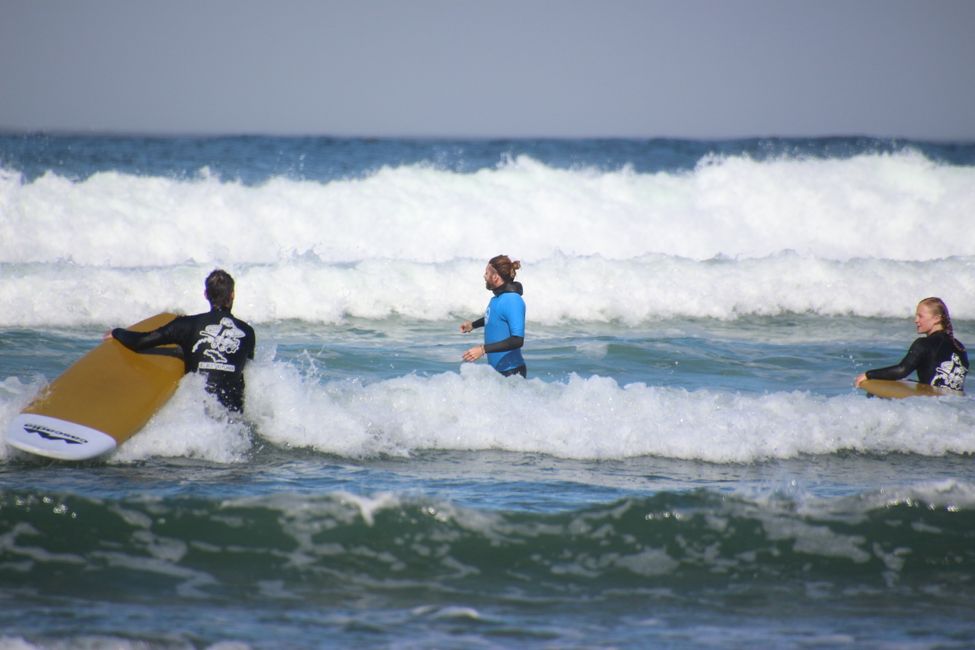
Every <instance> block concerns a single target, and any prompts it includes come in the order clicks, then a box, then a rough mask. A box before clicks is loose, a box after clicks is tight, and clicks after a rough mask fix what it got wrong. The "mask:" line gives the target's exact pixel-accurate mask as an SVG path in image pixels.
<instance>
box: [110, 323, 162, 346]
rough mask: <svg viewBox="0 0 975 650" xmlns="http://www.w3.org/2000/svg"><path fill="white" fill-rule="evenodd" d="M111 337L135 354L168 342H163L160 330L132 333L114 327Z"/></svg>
mask: <svg viewBox="0 0 975 650" xmlns="http://www.w3.org/2000/svg"><path fill="white" fill-rule="evenodd" d="M112 337H114V338H115V340H116V341H118V342H119V343H121V344H122V345H124V346H125V347H127V348H128V349H130V350H134V351H136V352H140V351H142V350H148V349H149V348H154V347H156V346H158V345H165V344H166V343H169V342H170V341H166V340H165V337H164V336H163V334H162V329H161V328H160V329H157V330H153V331H151V332H133V331H131V330H127V329H122V328H121V327H116V328H115V329H113V330H112Z"/></svg>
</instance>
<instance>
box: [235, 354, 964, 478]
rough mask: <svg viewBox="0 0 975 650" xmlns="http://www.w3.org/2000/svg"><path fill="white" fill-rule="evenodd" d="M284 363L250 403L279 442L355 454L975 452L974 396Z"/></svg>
mask: <svg viewBox="0 0 975 650" xmlns="http://www.w3.org/2000/svg"><path fill="white" fill-rule="evenodd" d="M282 365H283V364H280V363H274V364H259V365H258V366H255V367H254V368H252V370H251V371H250V374H249V376H248V409H249V413H250V414H251V415H250V416H251V417H252V418H253V419H254V421H255V424H256V426H257V429H258V431H259V432H260V435H261V436H263V437H265V438H267V439H268V440H270V441H271V442H273V443H274V444H276V445H280V446H290V447H306V448H311V449H314V450H316V451H320V452H324V453H332V454H338V455H342V456H351V457H372V456H376V455H379V454H390V455H396V456H406V455H409V454H411V453H413V452H415V451H418V450H423V449H442V450H488V449H493V450H508V451H519V452H538V453H545V454H551V455H553V456H557V457H562V458H580V459H610V458H626V457H632V456H643V455H654V456H663V457H669V458H679V459H696V460H705V461H710V462H718V463H729V462H755V461H760V460H764V459H773V458H794V457H797V456H799V455H802V454H830V453H835V452H838V451H841V450H854V451H858V452H863V453H875V454H888V453H916V454H923V455H930V456H941V455H944V454H946V453H973V452H975V404H973V402H972V400H969V399H965V398H947V399H929V400H903V401H882V400H867V399H865V398H864V397H863V396H862V395H854V394H852V393H851V394H850V395H848V396H841V397H832V398H826V397H821V396H815V395H811V394H809V393H805V392H789V393H771V394H767V395H745V394H739V393H722V392H713V391H708V390H697V391H686V390H682V389H675V388H667V387H658V386H646V385H644V384H631V385H626V386H620V385H619V384H618V383H617V382H616V381H614V380H613V379H610V378H605V377H591V378H581V377H575V376H574V377H572V378H571V379H570V380H569V381H567V382H565V383H545V382H542V381H540V380H529V381H521V380H505V379H504V378H501V377H500V376H499V375H497V374H496V373H494V372H493V371H492V370H490V369H488V368H486V367H481V366H464V367H463V368H462V369H461V372H460V373H444V374H440V375H436V376H432V377H429V378H421V377H416V376H406V377H400V378H396V379H390V380H386V381H381V382H376V383H373V384H369V385H365V386H364V385H361V384H359V383H357V382H348V383H346V382H338V383H325V384H319V383H318V382H317V380H315V379H301V378H299V377H297V376H295V375H292V376H291V377H289V378H287V379H286V380H283V379H284V377H283V376H282V372H284V373H285V374H291V371H289V370H283V369H282V367H281V366H282Z"/></svg>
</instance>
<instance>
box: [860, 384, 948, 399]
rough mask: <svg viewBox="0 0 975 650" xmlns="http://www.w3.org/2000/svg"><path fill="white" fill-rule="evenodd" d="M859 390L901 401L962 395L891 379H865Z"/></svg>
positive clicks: (925, 385) (943, 389)
mask: <svg viewBox="0 0 975 650" xmlns="http://www.w3.org/2000/svg"><path fill="white" fill-rule="evenodd" d="M860 388H862V389H863V390H865V391H867V392H868V393H869V394H871V395H875V396H876V397H888V398H891V399H901V398H903V397H938V396H944V395H964V393H963V392H961V391H958V390H951V389H950V388H940V387H935V386H931V385H930V384H920V383H918V382H916V381H904V380H902V379H901V380H896V381H895V380H892V379H867V380H866V381H863V382H861V383H860Z"/></svg>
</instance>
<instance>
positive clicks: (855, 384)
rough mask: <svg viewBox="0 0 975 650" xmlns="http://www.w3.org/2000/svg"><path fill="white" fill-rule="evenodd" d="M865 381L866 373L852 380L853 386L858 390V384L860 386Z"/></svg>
mask: <svg viewBox="0 0 975 650" xmlns="http://www.w3.org/2000/svg"><path fill="white" fill-rule="evenodd" d="M866 380H867V373H865V372H861V373H860V374H859V375H857V378H856V379H854V380H853V385H854V386H856V387H857V388H859V387H860V384H862V383H863V382H865V381H866Z"/></svg>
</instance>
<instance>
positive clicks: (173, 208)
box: [0, 151, 975, 267]
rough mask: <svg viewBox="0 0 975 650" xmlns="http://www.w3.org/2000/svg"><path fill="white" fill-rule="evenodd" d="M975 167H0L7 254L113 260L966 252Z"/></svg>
mask: <svg viewBox="0 0 975 650" xmlns="http://www.w3.org/2000/svg"><path fill="white" fill-rule="evenodd" d="M973 213H975V168H971V167H956V166H948V165H939V164H935V163H933V162H931V161H930V160H928V159H927V158H925V157H924V156H923V155H921V154H920V153H917V152H914V151H904V152H901V153H896V154H864V155H860V156H855V157H853V158H850V159H827V160H815V159H814V160H797V159H779V160H772V161H765V162H760V161H755V160H753V159H751V158H748V157H743V156H739V157H721V158H710V159H706V160H704V161H702V162H701V164H699V165H698V167H697V168H696V169H695V170H693V171H691V172H681V173H674V172H660V173H654V174H648V173H636V172H633V171H632V170H626V169H624V170H622V171H606V172H603V171H596V170H591V169H577V170H563V169H556V168H551V167H548V166H545V165H543V164H541V163H539V162H537V161H535V160H532V159H530V158H526V157H521V158H518V159H516V160H514V161H511V162H509V163H507V164H505V165H503V166H501V167H499V168H497V169H485V170H481V171H478V172H475V173H470V174H461V173H455V172H450V171H444V170H439V169H436V168H433V167H429V166H422V165H417V166H406V167H399V168H385V169H382V170H380V171H378V172H376V173H375V174H373V175H371V176H368V177H366V178H362V179H351V180H338V181H332V182H329V183H318V182H312V181H293V180H288V179H284V178H275V179H272V180H270V181H268V182H266V183H264V184H262V185H259V186H247V185H244V184H241V183H239V182H224V181H221V180H220V179H219V178H215V177H213V176H210V175H201V176H200V177H198V178H194V179H190V180H174V179H170V178H157V177H137V176H130V175H125V174H120V173H117V172H103V173H99V174H95V175H93V176H91V177H90V178H88V179H86V180H83V181H80V182H72V181H70V180H68V179H66V178H63V177H60V176H57V175H55V174H53V173H48V174H46V175H44V176H42V177H40V178H38V179H36V180H34V181H33V182H30V183H23V182H22V180H21V178H20V176H19V175H18V174H13V173H10V172H5V171H3V170H0V227H2V231H3V237H2V238H0V261H2V262H8V263H27V262H44V263H50V262H55V261H58V260H72V261H74V262H76V263H78V264H82V265H90V266H111V267H145V266H171V265H178V264H184V263H186V262H188V261H189V262H194V263H197V264H201V265H214V264H224V265H229V264H236V265H244V264H273V263H279V262H281V261H282V260H284V259H289V258H291V257H292V256H294V255H301V254H313V255H314V256H315V257H316V258H317V259H319V260H321V261H323V262H331V263H335V262H358V261H362V260H371V259H388V260H404V261H412V262H421V263H422V262H447V261H450V260H454V259H467V258H473V259H482V260H483V259H487V258H488V257H490V256H492V255H494V254H497V253H498V252H505V253H510V254H512V255H515V256H517V257H520V258H523V259H532V260H539V259H544V258H549V257H553V256H555V255H557V254H565V255H568V256H573V257H574V256H592V255H598V256H601V257H603V258H606V259H610V260H625V259H631V258H634V257H639V256H642V255H646V254H662V255H670V256H678V257H684V258H688V259H692V260H706V259H710V258H712V257H715V256H718V255H725V256H732V257H736V256H737V257H765V256H769V255H773V254H776V253H779V252H781V251H784V250H794V251H796V252H798V253H800V254H802V255H810V256H815V257H819V258H824V259H832V260H846V259H851V258H856V257H868V256H869V257H879V258H887V259H896V260H931V259H938V258H945V257H951V256H955V255H971V254H973V253H975V230H973V229H972V228H971V227H970V225H971V215H972V214H973Z"/></svg>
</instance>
